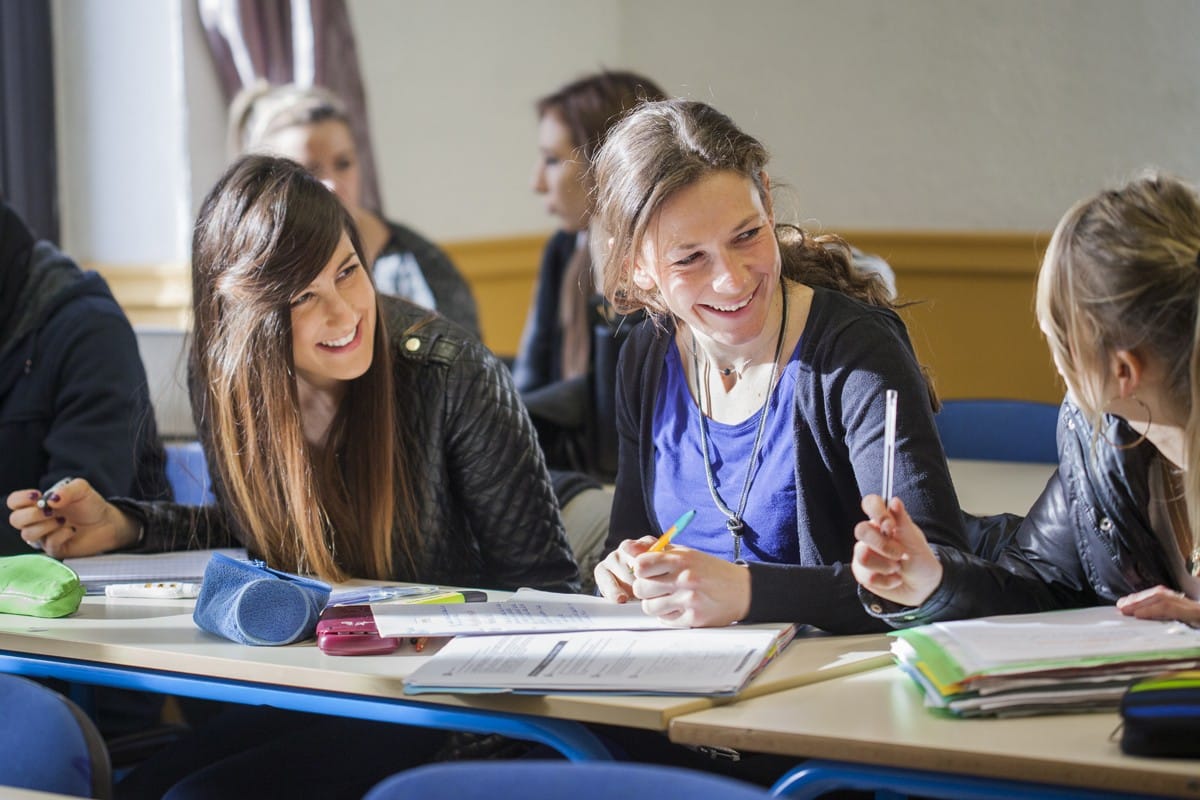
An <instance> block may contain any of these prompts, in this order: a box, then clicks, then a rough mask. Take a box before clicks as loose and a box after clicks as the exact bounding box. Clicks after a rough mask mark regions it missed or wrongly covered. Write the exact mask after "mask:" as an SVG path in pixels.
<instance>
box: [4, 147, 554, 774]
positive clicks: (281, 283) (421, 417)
mask: <svg viewBox="0 0 1200 800" xmlns="http://www.w3.org/2000/svg"><path fill="white" fill-rule="evenodd" d="M193 258H194V265H193V276H194V277H193V300H192V302H193V310H194V314H195V331H194V334H193V342H192V350H191V357H190V371H191V389H192V399H193V410H194V413H195V416H196V423H197V429H198V430H199V431H200V435H201V440H202V443H203V445H204V449H205V452H206V455H207V458H208V463H209V465H210V470H211V472H212V477H213V488H214V492H215V494H216V498H217V502H216V504H215V505H212V506H206V507H200V508H197V507H187V506H179V505H175V504H168V503H139V502H134V501H130V500H121V499H113V500H110V501H106V500H105V499H104V498H102V497H101V496H100V495H99V494H97V493H96V492H95V490H93V489H92V488H91V487H90V485H89V484H88V483H87V481H85V480H82V479H81V480H74V481H72V482H71V483H69V484H66V485H65V486H63V487H61V488H60V489H59V490H58V491H57V492H56V493H55V496H53V497H50V498H48V506H47V508H46V510H45V511H43V510H42V509H41V508H38V507H37V506H36V504H35V503H34V502H32V501H31V500H29V496H30V493H28V492H16V493H14V494H12V495H10V496H9V507H10V508H13V509H14V510H13V512H12V514H11V515H10V521H11V522H12V524H13V526H14V527H16V528H18V529H20V531H21V535H22V537H23V538H24V539H25V540H26V541H27V542H30V543H38V544H40V545H41V546H42V547H43V548H44V549H45V550H46V552H47V553H50V554H51V555H55V556H60V557H63V556H79V555H88V554H92V553H98V552H103V551H106V550H118V549H126V550H134V549H136V550H140V551H150V550H168V549H184V548H198V547H217V546H223V545H229V544H233V543H241V544H243V545H245V546H246V547H247V549H248V550H249V551H250V552H251V553H252V554H254V555H257V556H260V557H262V558H265V559H266V561H267V563H268V565H270V566H272V567H275V568H278V569H283V570H288V571H301V572H305V573H314V574H316V575H319V576H320V577H322V578H325V579H327V580H334V581H336V580H342V579H345V578H350V577H363V578H381V579H391V580H410V581H419V582H425V583H442V584H450V585H459V586H478V587H485V588H495V589H516V588H518V587H521V586H537V587H541V588H544V589H553V590H571V589H574V588H576V587H577V586H578V570H577V568H576V566H575V562H574V561H573V560H572V557H571V552H570V550H569V548H568V546H567V543H566V540H565V538H564V535H563V530H562V524H561V522H560V519H559V512H558V508H557V506H556V504H555V500H554V495H553V493H552V491H551V486H550V479H549V475H548V473H547V472H546V468H545V465H544V464H543V461H542V455H541V451H540V450H539V449H538V445H537V441H536V439H535V438H534V434H533V429H532V427H531V425H530V422H529V418H528V416H527V414H526V412H525V410H524V407H523V406H522V404H521V402H520V399H519V397H518V396H517V394H516V391H515V390H514V388H513V386H512V382H511V379H510V378H509V376H508V372H507V370H506V369H505V367H504V366H503V364H501V363H500V362H499V361H498V360H497V359H496V358H495V357H494V356H492V355H491V354H490V353H489V352H488V351H487V350H485V349H484V348H483V346H482V345H480V344H478V343H477V342H475V341H474V340H471V339H469V337H467V336H465V335H464V334H463V333H462V330H461V328H459V327H457V326H455V325H453V324H451V323H448V322H446V321H445V320H443V319H441V318H440V317H438V316H436V315H433V314H430V313H429V312H428V311H426V310H424V309H421V308H418V307H417V306H414V305H412V304H411V303H408V302H407V301H404V300H400V299H398V298H392V297H387V296H384V295H379V294H376V292H375V289H374V287H373V286H372V283H371V279H370V275H369V273H368V272H367V270H366V269H365V264H366V261H365V259H364V254H363V252H362V248H361V247H360V245H359V243H358V239H357V233H356V230H355V227H354V224H353V221H352V219H351V218H350V216H349V214H348V213H347V212H346V210H345V209H344V208H343V207H342V205H341V204H340V203H339V202H338V200H337V198H336V197H335V196H334V195H333V194H332V193H331V192H329V191H327V190H326V189H325V187H324V186H322V185H321V184H320V183H319V182H318V181H317V180H316V179H315V178H313V177H312V176H311V175H309V173H308V172H306V171H305V170H304V169H303V168H302V167H301V166H299V165H298V164H296V163H294V162H291V161H288V160H285V159H279V158H272V157H267V156H248V157H245V158H243V159H241V160H239V161H237V162H236V163H235V164H234V165H233V166H232V167H230V169H229V170H228V172H226V174H225V176H224V177H222V178H221V180H220V181H219V182H218V183H217V185H216V186H215V187H214V188H213V190H212V191H211V192H210V193H209V195H208V197H207V199H206V200H205V201H204V203H203V205H202V207H201V210H200V215H199V219H198V220H197V222H196V228H195V235H194V240H193ZM81 444H82V443H81ZM444 739H445V734H444V733H437V732H433V731H425V730H420V729H406V728H404V727H402V726H392V725H381V724H372V723H366V722H361V721H354V720H340V719H336V718H324V717H316V716H311V715H299V714H290V713H285V712H277V711H274V710H271V709H255V708H241V709H233V710H231V711H229V712H227V713H226V714H225V715H222V716H219V717H217V718H216V720H214V721H213V722H212V723H210V725H209V726H208V727H205V728H203V729H201V730H198V731H197V732H196V733H194V734H193V735H192V736H191V737H189V738H188V739H186V740H184V741H183V742H181V743H180V744H178V745H176V746H175V747H173V748H172V749H171V750H169V751H167V752H165V753H163V754H160V756H159V757H156V758H155V759H152V760H151V761H149V762H147V763H146V764H145V765H143V767H142V768H140V769H139V770H138V771H137V772H136V773H135V774H134V775H131V776H130V777H129V778H126V779H125V781H122V784H123V785H124V786H125V787H126V788H127V789H128V790H129V792H130V793H131V794H132V795H133V796H139V795H141V796H155V797H158V796H161V795H162V794H163V793H164V792H165V791H166V790H167V789H168V788H170V787H172V786H174V785H175V783H176V782H177V781H179V779H181V778H183V777H184V776H187V775H191V776H192V778H190V779H188V780H187V781H185V782H184V783H182V784H180V786H178V787H176V791H177V792H178V793H173V794H172V795H171V796H191V795H190V794H189V793H193V792H194V793H196V794H200V795H204V794H206V793H208V794H210V795H211V796H217V797H219V796H234V795H238V794H241V795H246V794H249V795H254V796H261V797H268V796H301V795H307V794H312V795H319V796H323V797H335V796H346V797H359V796H361V795H362V793H363V792H364V791H366V789H367V788H368V787H369V786H370V785H372V783H374V782H375V781H377V780H379V779H381V778H383V777H384V776H385V775H387V774H390V773H391V772H394V771H396V769H398V768H401V767H403V766H404V765H405V764H411V763H415V762H416V761H419V760H421V759H425V758H429V757H432V755H433V753H434V751H436V750H437V748H438V747H439V746H441V743H442V742H443V741H444ZM329 742H336V743H337V745H338V747H340V748H345V750H344V751H341V752H345V753H347V754H350V755H348V756H347V757H348V758H350V759H351V761H352V763H353V769H350V770H345V769H343V768H342V765H343V764H344V763H345V761H344V760H343V759H342V758H341V757H340V756H339V757H336V758H333V759H330V758H328V757H327V756H328V750H327V748H328V743H329ZM264 765H269V767H268V768H264ZM200 770H203V772H202V773H201V772H199V771H200ZM133 787H137V788H136V789H135V788H133Z"/></svg>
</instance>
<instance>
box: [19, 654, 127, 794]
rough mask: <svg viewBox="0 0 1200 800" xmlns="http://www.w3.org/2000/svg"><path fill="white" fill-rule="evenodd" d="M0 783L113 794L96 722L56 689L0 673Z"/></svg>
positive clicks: (67, 792)
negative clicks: (0, 709) (0, 710)
mask: <svg viewBox="0 0 1200 800" xmlns="http://www.w3.org/2000/svg"><path fill="white" fill-rule="evenodd" d="M0 708H2V709H4V711H3V713H0V786H16V787H20V788H22V789H36V790H38V791H42V792H53V793H55V794H66V795H74V796H76V797H99V798H110V797H112V770H111V767H110V765H109V760H108V750H107V748H106V747H105V745H104V739H103V738H102V737H101V736H100V731H98V730H97V729H96V726H95V724H94V723H93V722H92V721H91V719H89V718H88V716H87V714H84V713H83V711H82V710H80V708H79V706H77V705H75V704H74V703H72V702H71V701H70V700H68V699H67V698H66V697H63V696H62V695H61V694H59V693H58V692H55V691H53V690H51V689H48V688H46V687H45V686H43V685H41V684H40V683H34V682H33V681H31V680H28V679H27V678H20V677H17V676H15V675H0Z"/></svg>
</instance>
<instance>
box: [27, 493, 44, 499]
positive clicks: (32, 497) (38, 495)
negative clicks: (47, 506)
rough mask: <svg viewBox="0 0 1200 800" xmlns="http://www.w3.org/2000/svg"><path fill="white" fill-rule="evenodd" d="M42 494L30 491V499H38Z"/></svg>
mask: <svg viewBox="0 0 1200 800" xmlns="http://www.w3.org/2000/svg"><path fill="white" fill-rule="evenodd" d="M41 496H42V494H41V492H30V493H29V499H30V500H37V499H38V498H39V497H41Z"/></svg>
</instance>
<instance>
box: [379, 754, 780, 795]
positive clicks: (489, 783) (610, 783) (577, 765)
mask: <svg viewBox="0 0 1200 800" xmlns="http://www.w3.org/2000/svg"><path fill="white" fill-rule="evenodd" d="M627 792H631V793H634V794H637V795H638V796H639V797H647V798H653V800H718V798H719V799H720V800H764V798H767V797H769V796H770V794H769V793H768V791H767V790H766V789H765V788H763V787H760V786H754V785H752V784H749V783H742V782H741V781H735V780H733V779H732V778H726V777H723V776H721V775H712V774H709V773H707V772H697V771H695V770H689V769H683V768H681V767H666V766H660V765H657V764H634V763H630V762H627V761H587V762H577V761H536V760H532V759H531V760H528V761H520V760H517V761H459V762H449V761H447V762H441V763H439V764H430V765H428V766H423V767H416V768H415V769H410V770H407V771H405V772H401V773H398V774H396V775H393V776H392V777H390V778H387V779H386V780H384V781H381V782H380V783H378V784H376V785H375V787H374V788H373V789H371V791H369V792H367V794H366V795H365V796H364V797H363V800H413V798H416V797H453V798H454V800H518V798H519V800H560V799H561V798H564V797H568V798H571V800H613V798H614V797H620V796H621V795H623V794H625V793H627Z"/></svg>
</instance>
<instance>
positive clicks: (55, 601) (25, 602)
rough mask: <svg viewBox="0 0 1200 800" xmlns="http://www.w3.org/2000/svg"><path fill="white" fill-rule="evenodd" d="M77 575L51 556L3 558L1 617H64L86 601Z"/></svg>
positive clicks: (32, 555) (0, 580)
mask: <svg viewBox="0 0 1200 800" xmlns="http://www.w3.org/2000/svg"><path fill="white" fill-rule="evenodd" d="M83 592H84V589H83V584H82V583H80V581H79V576H78V575H76V574H75V571H74V570H73V569H71V568H70V567H68V566H67V565H66V564H64V563H62V562H61V561H56V560H55V559H53V558H50V556H42V555H36V554H33V553H31V554H29V555H24V556H5V557H3V558H0V614H22V615H24V616H27V617H65V616H66V615H67V614H71V613H74V611H75V609H77V608H79V602H80V601H81V600H83Z"/></svg>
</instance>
